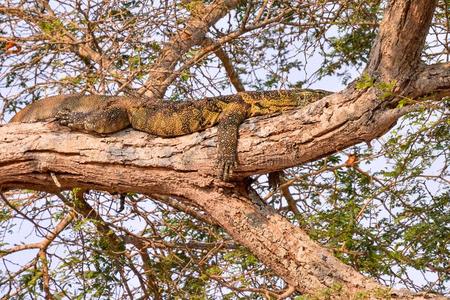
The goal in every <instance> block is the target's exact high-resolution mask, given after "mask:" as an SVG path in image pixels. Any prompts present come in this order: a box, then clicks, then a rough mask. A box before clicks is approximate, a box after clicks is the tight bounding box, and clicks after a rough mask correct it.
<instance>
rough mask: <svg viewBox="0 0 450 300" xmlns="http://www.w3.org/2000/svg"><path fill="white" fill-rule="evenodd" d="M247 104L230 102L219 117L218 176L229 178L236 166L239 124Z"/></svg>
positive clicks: (245, 113) (243, 118)
mask: <svg viewBox="0 0 450 300" xmlns="http://www.w3.org/2000/svg"><path fill="white" fill-rule="evenodd" d="M247 110H248V105H247V104H246V103H241V102H236V103H230V104H229V105H228V106H227V107H226V108H225V109H224V111H223V112H222V113H221V115H220V118H219V124H218V129H217V138H218V141H217V150H218V154H217V157H218V161H217V169H218V177H219V178H220V179H222V180H224V181H228V180H230V178H231V176H232V175H233V171H234V168H235V167H236V166H237V144H238V132H239V125H240V124H241V123H242V122H243V121H244V120H245V118H246V115H247Z"/></svg>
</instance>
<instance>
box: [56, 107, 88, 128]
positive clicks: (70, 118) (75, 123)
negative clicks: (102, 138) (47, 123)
mask: <svg viewBox="0 0 450 300" xmlns="http://www.w3.org/2000/svg"><path fill="white" fill-rule="evenodd" d="M55 118H56V120H57V121H58V123H59V124H60V125H63V126H67V127H69V128H72V129H76V130H83V129H84V127H85V126H84V120H85V118H86V114H85V113H80V112H71V111H69V110H61V111H59V112H58V113H57V114H56V115H55Z"/></svg>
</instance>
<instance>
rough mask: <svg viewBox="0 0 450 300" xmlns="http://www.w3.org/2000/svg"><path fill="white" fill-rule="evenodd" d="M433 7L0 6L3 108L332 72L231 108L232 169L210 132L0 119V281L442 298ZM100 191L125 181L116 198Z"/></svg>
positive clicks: (440, 20)
mask: <svg viewBox="0 0 450 300" xmlns="http://www.w3.org/2000/svg"><path fill="white" fill-rule="evenodd" d="M449 6H450V4H449V2H448V1H447V0H441V1H432V0H416V1H412V0H392V1H389V2H388V3H385V2H382V1H377V0H371V1H351V2H349V1H287V0H286V1H267V0H262V1H232V0H230V1H227V0H216V1H178V2H175V1H174V2H168V1H163V2H159V1H155V2H154V1H145V0H142V1H139V0H130V1H82V0H76V1H57V0H52V1H45V0H29V1H27V0H17V1H9V0H8V1H6V3H4V4H1V5H0V21H1V22H0V24H1V25H0V43H1V47H2V51H3V53H2V56H1V57H0V61H1V65H2V73H1V80H0V84H1V86H0V93H1V95H0V96H1V97H2V101H3V106H2V118H3V120H6V119H8V118H9V116H10V115H11V113H12V112H15V111H17V110H18V109H19V108H21V107H23V106H24V105H25V104H26V103H29V102H31V101H34V100H36V99H39V98H42V97H44V96H46V95H53V94H67V93H73V92H77V93H86V94H109V95H117V94H124V95H133V96H136V95H137V96H141V97H147V98H146V99H147V100H146V101H149V103H157V102H159V101H183V100H186V99H190V100H192V99H202V98H204V97H205V96H213V95H219V94H227V93H228V94H229V93H235V92H240V91H245V90H257V91H262V90H267V89H278V88H284V89H286V88H287V89H289V88H299V87H310V86H313V87H314V84H316V85H318V84H320V83H321V81H322V82H323V80H327V78H328V77H327V76H330V75H338V76H340V77H341V78H342V80H343V82H345V83H346V84H347V86H346V87H345V88H344V89H343V90H342V91H340V92H339V93H335V94H332V95H330V96H327V97H325V98H323V99H321V100H319V101H316V102H314V103H311V104H310V105H308V106H306V107H304V108H299V109H297V110H293V111H291V112H288V113H283V114H282V115H276V116H265V117H259V118H253V119H249V120H246V121H245V123H244V124H243V125H242V126H241V127H240V131H239V134H240V139H239V148H238V160H239V166H238V167H237V169H236V171H235V174H234V177H233V181H232V182H230V183H224V182H221V181H219V180H218V179H216V178H215V176H214V175H215V173H216V171H215V161H216V149H215V143H216V142H215V135H216V129H215V128H212V129H209V130H206V131H204V132H199V133H194V134H191V135H188V136H183V137H179V138H171V139H163V138H158V137H152V136H149V135H147V134H145V133H141V132H137V131H134V130H132V129H129V130H125V131H123V132H119V133H116V134H112V135H107V136H94V135H88V134H84V133H79V132H71V131H69V130H68V129H67V128H63V127H61V126H58V125H56V124H54V123H53V122H46V123H33V124H5V125H3V126H2V127H1V128H0V146H1V147H0V187H1V188H2V190H3V192H2V193H1V194H0V197H1V200H2V202H1V203H2V204H1V205H2V206H1V208H2V210H1V211H0V221H1V227H0V228H1V233H2V244H1V248H0V251H1V252H0V255H1V257H2V268H1V269H0V272H1V273H0V274H1V277H0V293H1V294H0V295H2V296H3V297H4V298H8V299H9V298H14V299H24V298H39V297H45V298H47V299H57V298H68V299H72V298H92V297H93V298H107V299H110V298H117V299H122V298H130V299H135V298H154V299H164V298H176V297H181V298H196V297H197V298H208V297H210V298H231V299H234V298H238V297H247V298H256V299H259V298H286V297H298V299H305V298H308V299H309V298H311V299H323V298H342V299H351V298H358V299H360V298H361V299H368V298H380V299H386V298H389V297H397V298H408V299H413V298H416V299H420V298H423V297H425V296H424V295H423V294H410V293H407V292H400V291H398V290H391V289H389V288H388V287H390V286H392V285H394V284H400V285H402V286H405V287H407V288H409V289H410V290H411V292H418V291H424V292H437V293H440V294H445V293H447V292H448V286H446V283H448V277H449V265H448V261H449V249H448V240H449V238H448V236H449V235H450V232H449V228H448V224H449V222H448V221H449V217H448V216H449V215H450V214H449V207H448V203H449V198H450V197H449V185H448V183H449V177H448V160H447V158H448V155H449V154H450V153H449V148H450V147H449V142H448V141H449V130H448V129H449V128H448V126H449V119H448V117H449V111H448V105H449V104H448V98H446V97H448V96H449V94H450V64H449V57H450V51H449V46H448V34H449V28H450V25H449V23H450V21H449ZM308 60H312V61H315V63H314V64H311V63H308ZM311 65H313V66H311ZM314 66H317V68H315V69H313V67H314ZM350 70H357V71H359V72H360V73H359V74H360V75H359V76H357V78H354V77H352V75H351V74H352V73H351V72H350ZM308 74H312V75H308ZM399 121H400V122H399ZM396 123H399V124H397V126H396V127H395V129H394V130H391V131H389V130H390V129H391V128H392V127H393V126H395V124H396ZM388 131H389V133H388V135H385V134H386V132H388ZM381 136H383V138H382V139H381V140H380V139H378V138H379V137H381ZM338 151H344V152H338ZM370 164H373V166H372V165H370ZM286 168H289V169H286ZM283 169H285V171H284V172H282V173H279V172H278V173H271V175H270V176H269V178H270V179H271V181H279V183H278V187H276V188H275V190H269V187H268V185H267V179H266V178H267V177H266V176H264V175H263V176H259V175H258V174H267V173H269V172H275V171H280V170H283ZM249 176H252V177H251V178H252V179H251V180H250V179H249ZM23 189H27V190H23ZM86 190H89V192H85V191H86ZM113 193H128V194H127V197H126V199H125V201H126V203H125V209H124V210H123V211H121V212H117V211H116V210H115V209H114V208H116V207H117V205H116V203H118V202H119V201H115V200H114V198H115V196H112V195H111V194H113ZM419 277H421V278H419ZM302 297H303V298H302ZM426 297H430V298H439V296H438V295H434V294H430V295H428V296H426Z"/></svg>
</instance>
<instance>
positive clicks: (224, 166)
mask: <svg viewBox="0 0 450 300" xmlns="http://www.w3.org/2000/svg"><path fill="white" fill-rule="evenodd" d="M236 167H237V163H236V159H235V158H234V157H221V158H220V159H219V162H218V164H217V169H218V171H219V174H218V177H219V179H220V180H223V181H229V180H230V178H231V176H233V171H234V169H235V168H236Z"/></svg>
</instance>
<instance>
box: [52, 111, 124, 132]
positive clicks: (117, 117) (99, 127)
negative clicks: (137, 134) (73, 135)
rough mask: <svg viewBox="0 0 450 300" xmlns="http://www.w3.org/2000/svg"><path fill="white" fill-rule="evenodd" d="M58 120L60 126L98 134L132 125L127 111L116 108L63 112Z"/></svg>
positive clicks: (59, 113) (58, 114)
mask: <svg viewBox="0 0 450 300" xmlns="http://www.w3.org/2000/svg"><path fill="white" fill-rule="evenodd" d="M56 119H57V120H58V122H59V124H61V125H64V126H68V127H70V128H72V129H74V130H78V131H84V132H96V133H111V132H116V131H119V130H122V129H124V128H126V127H128V126H129V125H130V121H129V119H128V113H127V110H126V109H125V108H123V107H115V106H112V107H108V108H105V109H102V110H99V111H94V112H73V111H68V110H61V111H59V112H58V113H57V114H56Z"/></svg>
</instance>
